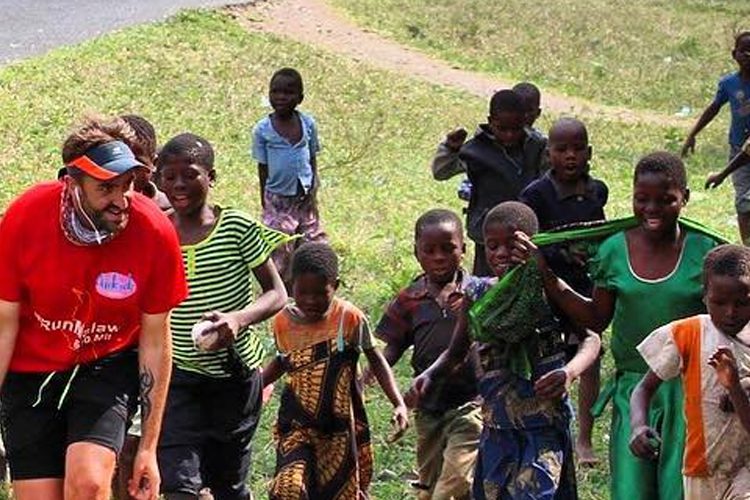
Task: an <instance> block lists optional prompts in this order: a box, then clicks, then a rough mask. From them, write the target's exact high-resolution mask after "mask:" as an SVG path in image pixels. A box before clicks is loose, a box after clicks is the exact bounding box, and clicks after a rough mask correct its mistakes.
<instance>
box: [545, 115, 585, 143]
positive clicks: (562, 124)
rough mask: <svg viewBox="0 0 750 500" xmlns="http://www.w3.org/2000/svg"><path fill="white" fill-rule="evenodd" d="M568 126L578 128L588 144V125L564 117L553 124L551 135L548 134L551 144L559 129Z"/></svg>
mask: <svg viewBox="0 0 750 500" xmlns="http://www.w3.org/2000/svg"><path fill="white" fill-rule="evenodd" d="M568 125H570V126H573V127H578V129H579V130H580V131H581V133H582V134H583V137H584V139H585V140H586V142H587V143H588V142H589V132H588V130H587V129H586V124H585V123H583V122H582V121H581V120H579V119H578V118H573V117H570V116H564V117H562V118H560V119H558V120H556V121H555V123H553V124H552V126H551V127H550V128H549V134H548V137H549V142H552V137H553V136H554V135H555V133H556V132H557V130H558V129H560V128H562V127H565V126H568Z"/></svg>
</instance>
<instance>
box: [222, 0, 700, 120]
mask: <svg viewBox="0 0 750 500" xmlns="http://www.w3.org/2000/svg"><path fill="white" fill-rule="evenodd" d="M226 10H227V11H228V12H230V13H231V14H232V15H234V16H235V17H236V18H237V19H238V20H239V21H240V22H241V23H242V25H243V26H245V27H247V28H248V29H250V30H254V31H262V32H266V33H273V34H275V35H277V36H281V37H287V38H291V39H294V40H296V41H299V42H302V43H306V44H309V45H313V46H317V47H321V48H323V49H325V50H328V51H331V52H334V53H339V54H342V55H345V56H347V57H350V58H352V59H354V60H356V61H360V62H363V63H365V64H369V65H372V66H375V67H378V68H381V69H386V70H391V71H399V72H401V73H404V74H407V75H410V76H412V77H415V78H419V79H422V80H426V81H428V82H430V83H434V84H438V85H445V86H449V87H454V88H457V89H461V90H464V91H466V92H469V93H471V94H475V95H478V96H481V97H489V96H490V95H492V93H493V92H494V91H495V90H497V89H501V88H508V87H512V86H513V83H514V82H510V81H507V80H502V79H499V78H494V77H492V76H489V75H486V74H482V73H476V72H472V71H466V70H462V69H459V68H455V67H452V66H451V65H450V64H448V63H446V62H443V61H440V60H438V59H435V58H433V57H430V56H428V55H426V54H424V53H422V52H420V51H418V50H415V49H412V48H409V47H404V46H403V45H400V44H398V43H396V42H394V41H391V40H388V39H386V38H383V37H382V36H380V35H377V34H375V33H373V32H371V31H367V30H365V29H362V28H360V27H358V26H356V25H355V24H354V23H352V22H351V21H350V20H349V19H347V18H346V17H345V16H343V15H342V14H340V13H339V12H337V11H336V10H335V9H334V8H332V7H331V6H329V5H328V4H327V3H326V2H325V1H324V0H256V1H255V2H252V3H250V4H245V5H240V6H233V7H227V8H226ZM542 101H543V102H542V107H543V108H544V110H545V111H550V112H552V113H555V114H571V115H575V116H581V117H597V118H604V119H610V120H616V121H620V122H625V123H644V124H649V125H667V126H677V127H687V126H688V125H689V123H688V122H687V121H686V120H685V119H681V118H679V117H675V116H669V115H663V114H659V113H651V112H649V111H643V110H630V109H627V108H624V107H618V106H608V105H602V104H597V103H593V102H589V101H587V100H585V99H581V98H577V97H571V96H566V95H562V94H559V93H555V92H550V91H547V90H544V91H543V92H542Z"/></svg>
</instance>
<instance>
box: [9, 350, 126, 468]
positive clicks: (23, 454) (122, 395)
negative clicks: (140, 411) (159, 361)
mask: <svg viewBox="0 0 750 500" xmlns="http://www.w3.org/2000/svg"><path fill="white" fill-rule="evenodd" d="M0 401H1V402H2V412H1V413H0V421H1V422H2V429H3V440H4V441H5V447H6V452H7V455H8V462H9V464H10V476H11V479H13V480H23V479H42V478H62V477H64V476H65V453H66V450H67V448H68V445H70V444H72V443H77V442H87V443H93V444H98V445H101V446H104V447H106V448H109V449H111V450H113V451H114V452H115V453H116V454H119V453H120V450H121V449H122V445H123V442H124V440H125V428H126V422H128V421H129V419H130V418H131V417H132V415H133V413H134V411H135V408H136V405H137V401H138V354H137V352H136V351H126V352H121V353H116V354H111V355H109V356H107V357H105V358H102V359H99V360H96V361H93V362H91V363H88V364H85V365H79V366H78V367H77V369H75V370H69V371H65V372H52V373H20V372H9V373H8V374H7V376H6V378H5V384H4V385H3V392H2V397H1V398H0Z"/></svg>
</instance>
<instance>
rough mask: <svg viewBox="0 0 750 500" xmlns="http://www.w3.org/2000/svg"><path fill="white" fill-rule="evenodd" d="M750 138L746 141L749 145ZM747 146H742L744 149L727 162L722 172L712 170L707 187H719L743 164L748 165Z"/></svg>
mask: <svg viewBox="0 0 750 500" xmlns="http://www.w3.org/2000/svg"><path fill="white" fill-rule="evenodd" d="M749 143H750V140H748V142H746V143H745V144H746V145H747V146H750V144H749ZM746 149H747V148H746V147H745V146H742V149H741V150H740V152H739V153H737V154H736V155H735V156H734V158H732V159H731V160H730V162H729V163H728V164H727V166H726V167H724V170H722V171H721V172H718V173H715V172H712V173H710V174H709V175H708V177H707V178H706V189H713V188H717V187H719V186H720V185H721V183H722V182H724V180H726V178H727V177H729V176H730V175H732V173H733V172H734V171H735V170H737V169H738V168H740V167H741V166H743V165H746V164H747V163H750V155H748V154H747V153H746V152H745V151H746Z"/></svg>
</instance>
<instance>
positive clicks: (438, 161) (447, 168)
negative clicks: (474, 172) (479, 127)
mask: <svg viewBox="0 0 750 500" xmlns="http://www.w3.org/2000/svg"><path fill="white" fill-rule="evenodd" d="M466 136H467V133H466V130H465V129H463V128H459V129H456V130H454V131H452V132H450V133H449V134H448V135H446V136H445V140H444V141H443V142H441V143H440V145H438V149H437V152H436V153H435V157H434V158H433V159H432V166H431V169H432V177H433V178H434V179H435V180H437V181H444V180H447V179H450V178H451V177H453V176H454V175H458V174H460V173H462V172H466V165H464V163H463V162H462V161H461V160H460V159H459V157H458V151H459V149H461V146H462V145H463V143H464V141H465V140H466Z"/></svg>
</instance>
